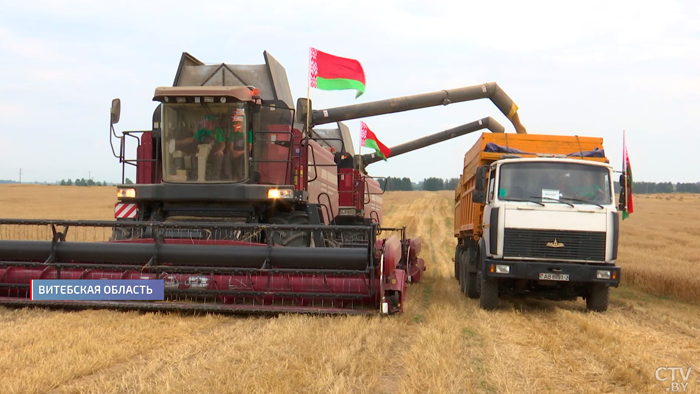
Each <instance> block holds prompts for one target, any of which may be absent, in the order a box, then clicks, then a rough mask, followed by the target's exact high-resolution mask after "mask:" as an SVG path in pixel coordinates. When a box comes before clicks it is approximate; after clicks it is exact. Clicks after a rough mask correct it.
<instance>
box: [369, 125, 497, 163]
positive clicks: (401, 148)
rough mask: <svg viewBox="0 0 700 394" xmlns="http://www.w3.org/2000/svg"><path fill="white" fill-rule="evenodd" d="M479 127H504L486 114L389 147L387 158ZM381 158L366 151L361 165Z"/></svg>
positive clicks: (473, 130) (492, 129) (495, 131)
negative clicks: (480, 117) (468, 121)
mask: <svg viewBox="0 0 700 394" xmlns="http://www.w3.org/2000/svg"><path fill="white" fill-rule="evenodd" d="M481 129H489V130H491V132H492V133H504V132H505V127H503V125H501V124H500V123H498V122H497V121H496V120H495V119H494V118H492V117H490V116H488V117H486V118H482V119H479V120H476V121H474V122H470V123H467V124H463V125H461V126H457V127H453V128H451V129H447V130H444V131H441V132H438V133H435V134H431V135H428V136H425V137H421V138H418V139H415V140H413V141H409V142H405V143H403V144H400V145H396V146H392V147H390V148H389V149H391V155H390V156H389V158H392V157H395V156H398V155H402V154H404V153H408V152H412V151H414V150H417V149H421V148H425V147H426V146H430V145H434V144H438V143H440V142H444V141H447V140H450V139H452V138H456V137H460V136H463V135H465V134H469V133H473V132H475V131H477V130H481ZM381 160H382V158H381V157H379V156H377V155H376V153H368V154H365V155H362V165H363V167H364V166H365V165H367V164H372V163H376V162H378V161H381Z"/></svg>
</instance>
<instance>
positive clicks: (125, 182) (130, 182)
mask: <svg viewBox="0 0 700 394" xmlns="http://www.w3.org/2000/svg"><path fill="white" fill-rule="evenodd" d="M124 184H125V185H133V184H134V182H132V181H131V179H129V178H126V180H125V181H124Z"/></svg>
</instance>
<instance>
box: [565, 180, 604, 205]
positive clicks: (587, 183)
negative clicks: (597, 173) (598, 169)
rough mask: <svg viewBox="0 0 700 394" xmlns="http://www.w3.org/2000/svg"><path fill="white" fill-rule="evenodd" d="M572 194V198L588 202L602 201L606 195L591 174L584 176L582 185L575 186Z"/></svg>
mask: <svg viewBox="0 0 700 394" xmlns="http://www.w3.org/2000/svg"><path fill="white" fill-rule="evenodd" d="M571 192H572V193H573V194H572V195H571V197H573V198H577V199H581V200H586V201H593V200H596V199H600V198H601V197H602V196H603V195H604V194H605V192H604V191H603V189H601V187H600V186H599V185H598V184H597V183H596V182H595V180H594V177H593V174H590V173H587V174H584V175H583V179H582V181H581V183H579V184H576V185H575V186H573V187H572V190H571Z"/></svg>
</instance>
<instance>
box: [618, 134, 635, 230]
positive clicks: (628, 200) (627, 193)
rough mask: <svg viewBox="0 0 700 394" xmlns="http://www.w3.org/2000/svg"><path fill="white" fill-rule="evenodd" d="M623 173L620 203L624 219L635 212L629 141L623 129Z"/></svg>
mask: <svg viewBox="0 0 700 394" xmlns="http://www.w3.org/2000/svg"><path fill="white" fill-rule="evenodd" d="M622 174H623V179H621V181H624V182H621V183H620V187H621V188H622V189H621V196H620V200H621V201H620V203H621V205H622V220H625V219H627V218H628V217H629V216H630V213H633V212H634V204H633V203H632V183H633V182H632V165H631V164H630V156H629V152H627V141H626V138H625V131H624V130H623V131H622Z"/></svg>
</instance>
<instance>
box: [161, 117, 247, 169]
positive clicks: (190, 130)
mask: <svg viewBox="0 0 700 394" xmlns="http://www.w3.org/2000/svg"><path fill="white" fill-rule="evenodd" d="M246 109H247V105H246V104H245V103H226V104H220V103H197V104H193V103H182V104H165V103H164V104H163V114H162V125H161V130H162V131H163V138H162V141H163V150H162V151H163V181H164V182H176V183H203V182H241V181H244V180H246V179H247V178H248V165H247V163H248V156H249V155H250V149H251V147H250V142H251V138H250V136H249V133H250V131H251V126H250V119H249V116H248V114H247V113H246Z"/></svg>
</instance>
